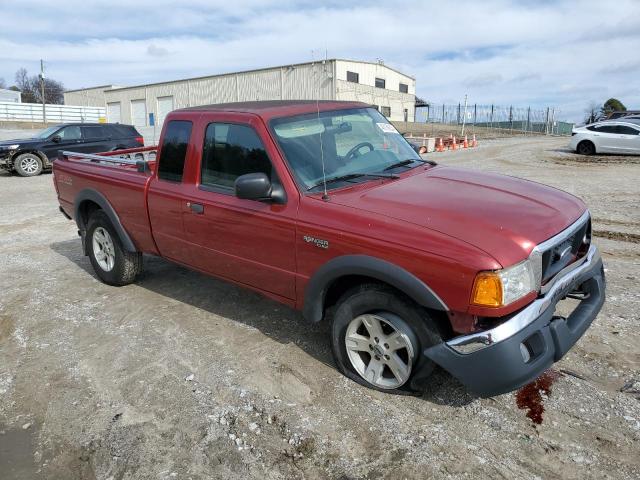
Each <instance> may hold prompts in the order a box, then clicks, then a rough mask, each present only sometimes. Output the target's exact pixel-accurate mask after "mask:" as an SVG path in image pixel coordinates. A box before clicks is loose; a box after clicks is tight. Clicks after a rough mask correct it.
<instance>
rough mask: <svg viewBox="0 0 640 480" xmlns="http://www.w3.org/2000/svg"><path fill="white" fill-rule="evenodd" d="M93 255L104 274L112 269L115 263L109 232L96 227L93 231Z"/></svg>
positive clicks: (113, 248)
mask: <svg viewBox="0 0 640 480" xmlns="http://www.w3.org/2000/svg"><path fill="white" fill-rule="evenodd" d="M93 255H94V257H95V259H96V262H98V265H100V268H101V269H102V270H104V271H105V272H110V271H111V270H112V269H113V266H114V265H115V261H116V252H115V246H114V244H113V239H112V238H111V235H109V232H108V231H107V230H106V229H104V228H103V227H98V228H96V229H95V230H94V231H93Z"/></svg>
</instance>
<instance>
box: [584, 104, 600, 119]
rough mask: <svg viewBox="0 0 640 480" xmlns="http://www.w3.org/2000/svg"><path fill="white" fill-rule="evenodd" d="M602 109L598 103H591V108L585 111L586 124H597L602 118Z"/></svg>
mask: <svg viewBox="0 0 640 480" xmlns="http://www.w3.org/2000/svg"><path fill="white" fill-rule="evenodd" d="M600 108H601V107H600V105H598V103H597V102H593V101H592V102H590V103H589V106H588V107H587V109H586V110H585V114H586V117H585V120H584V123H586V124H589V123H594V122H597V121H598V119H599V118H600Z"/></svg>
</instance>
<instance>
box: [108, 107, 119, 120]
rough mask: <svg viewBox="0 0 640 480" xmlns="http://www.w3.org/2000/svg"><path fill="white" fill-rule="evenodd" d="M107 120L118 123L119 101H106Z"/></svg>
mask: <svg viewBox="0 0 640 480" xmlns="http://www.w3.org/2000/svg"><path fill="white" fill-rule="evenodd" d="M107 121H108V122H109V123H120V102H113V103H107Z"/></svg>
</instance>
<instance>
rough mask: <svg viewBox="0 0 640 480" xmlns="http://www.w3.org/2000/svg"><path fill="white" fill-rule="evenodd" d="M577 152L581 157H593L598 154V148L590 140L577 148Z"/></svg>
mask: <svg viewBox="0 0 640 480" xmlns="http://www.w3.org/2000/svg"><path fill="white" fill-rule="evenodd" d="M576 152H578V153H579V154H580V155H593V154H594V153H596V146H595V145H594V144H593V142H590V141H589V140H583V141H581V142H580V143H579V144H578V146H577V147H576Z"/></svg>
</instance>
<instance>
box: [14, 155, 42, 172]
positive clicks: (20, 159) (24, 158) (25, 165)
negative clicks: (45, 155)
mask: <svg viewBox="0 0 640 480" xmlns="http://www.w3.org/2000/svg"><path fill="white" fill-rule="evenodd" d="M13 169H14V170H15V171H16V172H17V173H18V175H20V176H21V177H35V176H36V175H40V174H41V173H42V159H41V158H40V157H39V156H38V155H36V154H35V153H23V154H21V155H18V156H17V157H16V159H15V160H14V161H13Z"/></svg>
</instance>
